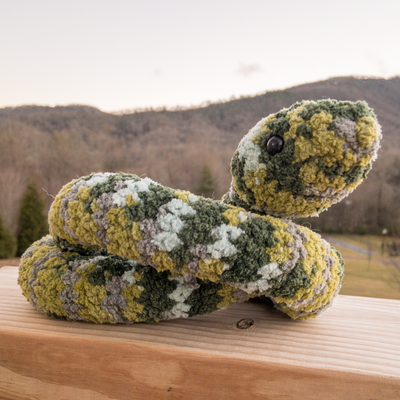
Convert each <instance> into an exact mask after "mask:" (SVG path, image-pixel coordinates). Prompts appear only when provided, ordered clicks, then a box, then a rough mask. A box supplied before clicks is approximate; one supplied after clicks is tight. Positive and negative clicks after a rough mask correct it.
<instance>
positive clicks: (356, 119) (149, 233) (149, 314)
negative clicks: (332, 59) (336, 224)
mask: <svg viewBox="0 0 400 400" xmlns="http://www.w3.org/2000/svg"><path fill="white" fill-rule="evenodd" d="M379 139H380V127H379V124H378V123H377V120H376V117H375V115H374V113H373V111H372V110H371V109H370V108H368V106H367V105H366V103H364V102H357V103H352V102H337V101H335V100H323V101H319V102H301V103H296V104H294V105H293V106H292V107H290V108H289V109H284V110H282V111H280V112H278V113H277V114H273V115H270V116H269V117H267V118H264V119H263V120H261V121H260V122H259V123H258V124H257V125H256V126H255V127H254V128H253V129H251V130H250V131H249V133H248V134H247V135H246V136H245V137H244V138H243V139H242V141H241V142H240V144H239V146H238V149H237V151H236V152H235V155H234V157H233V159H232V164H231V169H232V185H231V188H230V190H229V192H228V193H227V194H226V195H225V196H224V197H223V200H222V201H215V200H211V199H206V198H203V197H201V196H196V195H194V194H191V193H189V192H186V191H181V190H174V189H171V188H167V187H163V186H161V185H160V184H158V183H156V182H153V181H152V180H151V179H149V178H144V179H140V178H139V177H137V176H135V175H130V174H125V173H117V174H112V173H98V174H92V175H90V176H86V177H82V178H79V179H77V180H74V181H72V182H70V183H69V184H67V185H66V186H65V187H63V188H62V190H61V191H60V193H59V194H58V195H57V197H56V199H55V201H54V202H53V204H52V206H51V209H50V212H49V225H50V235H48V236H46V237H44V238H42V239H41V240H39V241H37V242H35V243H33V244H32V245H31V247H30V248H29V249H28V250H27V251H26V252H25V253H24V255H23V256H22V260H21V265H20V272H19V284H20V285H21V288H22V291H23V294H24V295H25V297H26V298H27V300H28V301H30V302H31V303H32V304H33V305H34V306H35V307H36V308H38V309H39V310H40V311H41V312H43V313H45V314H47V315H50V316H53V317H58V318H64V319H67V320H82V321H90V322H95V323H134V322H142V321H143V322H144V321H145V322H153V321H159V320H163V319H171V318H178V317H188V316H194V315H199V314H204V313H210V312H213V311H215V310H218V309H222V308H225V307H228V306H229V305H230V304H231V303H235V302H241V301H245V300H247V299H249V298H252V297H258V296H266V297H268V298H270V299H271V300H272V301H273V303H274V304H275V306H276V307H277V308H278V309H280V310H281V311H283V312H284V313H286V314H287V315H289V316H290V317H291V318H294V319H297V318H300V319H308V318H310V317H315V316H316V315H318V314H320V313H321V312H322V311H324V310H325V309H326V308H327V307H329V306H330V304H331V302H332V299H333V298H334V297H335V295H336V294H337V293H338V291H339V289H340V286H341V281H342V278H343V260H342V258H341V256H340V254H339V252H338V251H336V250H335V249H333V248H331V247H330V245H329V244H328V243H327V242H326V241H324V240H323V239H321V237H320V236H319V235H317V234H316V233H314V232H313V231H311V230H310V229H307V228H305V227H303V226H299V225H296V224H295V223H293V222H291V221H290V219H291V218H296V217H305V216H310V215H317V214H318V213H320V212H321V211H323V210H325V209H326V208H328V207H329V206H330V205H331V204H333V203H336V202H338V201H340V200H341V199H342V198H344V197H345V196H346V195H348V194H349V193H350V192H351V191H352V190H354V189H355V187H356V186H357V185H358V184H360V183H361V181H362V180H363V179H364V178H365V176H366V174H367V173H368V171H369V169H370V168H371V163H372V161H374V160H375V158H376V153H377V150H378V148H379Z"/></svg>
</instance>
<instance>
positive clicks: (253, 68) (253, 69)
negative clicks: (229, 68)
mask: <svg viewBox="0 0 400 400" xmlns="http://www.w3.org/2000/svg"><path fill="white" fill-rule="evenodd" d="M260 72H263V69H262V68H261V66H260V65H258V64H243V63H242V62H241V63H240V65H239V68H238V69H237V70H236V73H237V74H238V75H242V76H244V77H245V78H247V77H249V76H250V75H253V74H257V73H260Z"/></svg>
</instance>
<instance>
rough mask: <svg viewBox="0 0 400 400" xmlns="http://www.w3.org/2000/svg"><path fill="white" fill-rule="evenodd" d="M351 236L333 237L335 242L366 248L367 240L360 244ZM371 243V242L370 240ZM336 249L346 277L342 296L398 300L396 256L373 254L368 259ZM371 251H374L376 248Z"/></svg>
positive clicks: (399, 270)
mask: <svg viewBox="0 0 400 400" xmlns="http://www.w3.org/2000/svg"><path fill="white" fill-rule="evenodd" d="M330 236H333V235H330ZM354 236H355V235H349V236H347V235H334V237H335V238H337V239H340V240H343V241H346V242H348V243H351V244H355V245H359V246H360V247H363V248H365V249H368V242H367V241H364V242H362V243H360V242H359V241H357V238H354ZM366 238H367V237H364V240H365V239H366ZM373 238H374V241H375V244H377V243H379V240H377V237H373ZM378 238H379V237H378ZM380 240H381V238H380ZM371 243H373V242H372V241H371ZM335 247H336V248H337V249H338V250H339V251H340V252H341V253H342V256H343V259H344V261H345V276H344V280H343V286H342V290H341V291H340V293H341V294H347V295H353V296H367V297H379V298H385V299H397V300H400V258H399V257H389V256H388V255H387V254H385V255H384V256H382V255H380V254H379V255H372V256H371V259H370V260H368V255H361V254H358V253H355V252H353V251H351V250H347V249H344V248H342V247H340V246H335ZM374 251H377V249H376V248H375V249H374Z"/></svg>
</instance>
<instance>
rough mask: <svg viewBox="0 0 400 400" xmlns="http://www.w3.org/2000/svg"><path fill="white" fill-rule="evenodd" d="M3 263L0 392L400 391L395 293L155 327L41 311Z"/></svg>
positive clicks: (93, 395)
mask: <svg viewBox="0 0 400 400" xmlns="http://www.w3.org/2000/svg"><path fill="white" fill-rule="evenodd" d="M16 280H17V268H15V267H3V268H0V399H39V400H42V399H51V400H56V399H71V400H72V399H73V400H77V399H79V400H85V399H102V400H103V399H189V400H192V399H203V400H214V399H241V400H243V399H270V400H272V399H296V400H303V399H318V400H327V399H343V400H347V399H349V400H357V399H379V400H380V399H392V400H393V399H400V301H398V300H385V299H372V298H363V297H353V296H339V297H338V298H337V299H336V300H335V303H334V306H333V307H332V308H331V309H330V310H329V311H327V312H326V313H325V314H324V315H323V316H322V317H320V318H317V319H316V320H311V321H306V322H303V321H292V320H290V319H289V318H287V317H286V316H285V315H283V314H282V313H280V312H278V311H276V310H274V309H273V308H270V307H269V306H267V305H263V304H250V303H244V304H240V305H236V306H234V307H232V308H230V309H228V310H224V311H219V312H216V313H214V314H211V315H206V316H200V317H194V318H189V319H179V320H172V321H168V322H161V323H155V324H136V325H130V326H126V325H113V326H111V325H94V324H89V323H79V322H66V321H60V320H56V319H50V318H48V317H46V316H43V315H41V314H40V313H39V312H38V311H36V310H35V309H33V308H32V306H31V305H30V304H29V303H28V302H27V301H26V300H25V298H24V297H23V296H22V294H21V290H20V288H19V286H18V285H17V282H16Z"/></svg>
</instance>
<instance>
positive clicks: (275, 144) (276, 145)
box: [267, 136, 284, 156]
mask: <svg viewBox="0 0 400 400" xmlns="http://www.w3.org/2000/svg"><path fill="white" fill-rule="evenodd" d="M283 144H284V141H283V139H282V138H281V137H280V136H272V137H270V138H269V139H268V142H267V151H268V153H269V154H270V155H271V156H274V155H275V154H277V153H280V152H281V151H282V149H283Z"/></svg>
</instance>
